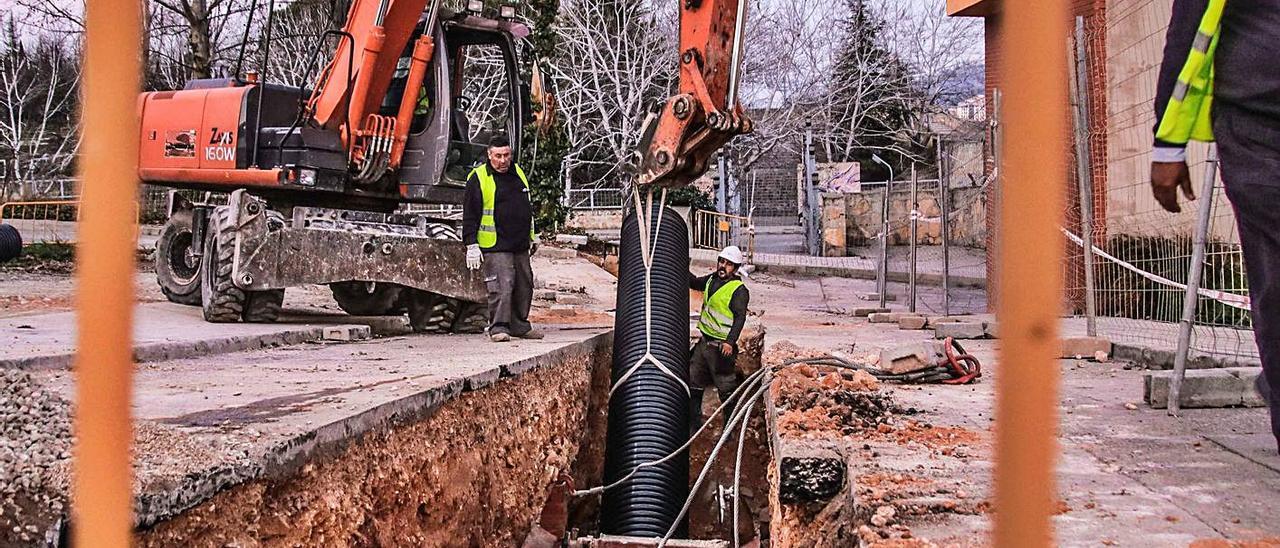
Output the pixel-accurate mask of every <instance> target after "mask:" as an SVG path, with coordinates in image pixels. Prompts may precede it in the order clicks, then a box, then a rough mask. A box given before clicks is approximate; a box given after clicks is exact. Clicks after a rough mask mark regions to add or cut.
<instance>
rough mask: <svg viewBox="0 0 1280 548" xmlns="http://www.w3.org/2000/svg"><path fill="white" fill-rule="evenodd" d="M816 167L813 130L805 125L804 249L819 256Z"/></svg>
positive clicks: (812, 254)
mask: <svg viewBox="0 0 1280 548" xmlns="http://www.w3.org/2000/svg"><path fill="white" fill-rule="evenodd" d="M817 167H818V166H817V165H816V160H815V159H814V157H813V128H812V127H811V126H808V125H806V126H805V130H804V182H803V183H802V184H803V187H804V197H805V218H806V219H808V222H807V223H806V224H805V235H804V239H805V247H807V248H808V251H809V255H811V256H815V257H816V256H818V255H820V254H821V253H820V251H821V246H820V245H819V240H818V234H819V231H818V221H819V220H818V213H819V211H820V210H819V207H818V204H817V203H816V202H817V201H818V193H817V188H815V187H814V184H813V180H814V179H816V178H817V173H816V171H817Z"/></svg>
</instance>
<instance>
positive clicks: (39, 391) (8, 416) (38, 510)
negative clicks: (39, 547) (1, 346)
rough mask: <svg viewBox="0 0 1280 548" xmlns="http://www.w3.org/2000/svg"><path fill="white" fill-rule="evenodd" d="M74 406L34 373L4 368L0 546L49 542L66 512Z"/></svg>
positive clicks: (0, 386) (0, 389) (0, 419)
mask: <svg viewBox="0 0 1280 548" xmlns="http://www.w3.org/2000/svg"><path fill="white" fill-rule="evenodd" d="M69 407H70V406H69V405H68V403H67V402H66V400H63V399H62V398H60V397H59V396H58V395H57V394H55V393H52V392H49V391H46V390H45V389H44V388H43V387H41V386H40V385H39V384H38V383H37V382H36V381H35V380H34V379H32V378H31V375H30V374H28V373H26V372H24V371H16V370H11V369H0V433H2V435H0V545H6V546H9V545H14V544H19V543H21V544H27V543H33V542H36V541H37V540H41V541H45V542H46V543H47V542H48V540H49V539H50V538H51V537H48V535H51V534H52V530H53V528H54V527H53V526H54V524H55V523H56V522H57V520H58V518H59V517H60V516H62V515H63V514H64V510H63V508H64V504H65V495H63V493H66V491H67V486H68V484H69V477H70V474H69V469H70V463H71V421H70V418H69V417H70V411H69Z"/></svg>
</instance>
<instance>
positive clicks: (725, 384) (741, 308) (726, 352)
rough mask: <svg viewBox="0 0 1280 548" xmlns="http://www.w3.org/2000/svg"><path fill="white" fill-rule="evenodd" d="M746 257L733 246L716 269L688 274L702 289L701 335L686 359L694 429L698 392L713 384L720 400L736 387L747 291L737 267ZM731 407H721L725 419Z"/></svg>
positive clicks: (698, 424) (748, 297)
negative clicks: (736, 367)
mask: <svg viewBox="0 0 1280 548" xmlns="http://www.w3.org/2000/svg"><path fill="white" fill-rule="evenodd" d="M745 262H746V258H745V257H743V255H742V250H741V249H738V247H737V246H729V247H726V248H724V250H723V251H721V252H720V256H719V257H718V258H717V260H716V270H715V272H712V273H711V274H707V275H706V276H695V275H694V274H692V273H690V274H689V288H690V289H693V290H695V291H701V292H702V314H701V315H700V316H699V318H698V331H699V332H700V333H701V334H702V338H701V339H700V340H699V341H698V342H697V344H695V345H693V350H691V351H690V352H691V355H690V358H689V387H690V388H691V389H692V394H691V395H692V397H691V398H690V401H689V407H690V413H689V419H690V424H691V425H692V426H693V430H694V431H696V430H697V429H698V428H700V427H701V426H702V420H703V418H702V394H703V390H704V389H706V387H707V386H710V385H715V387H716V391H717V392H719V394H720V401H721V402H723V401H725V399H727V398H728V397H729V395H730V394H732V393H733V391H734V390H736V389H737V388H738V384H739V383H740V382H741V380H742V379H741V377H739V376H738V373H737V371H736V370H735V369H734V364H735V362H736V361H737V358H738V336H739V335H741V334H742V327H743V326H744V325H746V322H747V306H748V305H749V304H750V302H751V292H750V291H748V290H747V286H746V285H745V284H743V282H742V278H741V276H739V270H740V269H741V268H742V265H743V263H745ZM730 411H731V406H725V418H726V419H727V418H728V416H729V413H730Z"/></svg>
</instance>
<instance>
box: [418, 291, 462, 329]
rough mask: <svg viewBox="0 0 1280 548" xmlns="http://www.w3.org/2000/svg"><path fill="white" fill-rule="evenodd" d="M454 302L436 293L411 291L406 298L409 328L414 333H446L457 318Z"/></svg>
mask: <svg viewBox="0 0 1280 548" xmlns="http://www.w3.org/2000/svg"><path fill="white" fill-rule="evenodd" d="M455 302H456V301H454V300H453V299H450V298H448V297H445V296H443V295H440V294H438V293H432V292H430V291H421V290H412V293H411V294H410V296H409V298H408V308H409V326H410V327H412V328H413V332H414V333H441V334H442V333H448V332H449V331H450V330H451V329H452V327H453V323H454V320H455V319H456V318H457V317H458V311H457V307H456V305H455V304H454V303H455Z"/></svg>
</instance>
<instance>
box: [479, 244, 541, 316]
mask: <svg viewBox="0 0 1280 548" xmlns="http://www.w3.org/2000/svg"><path fill="white" fill-rule="evenodd" d="M484 284H485V288H486V289H487V290H488V291H489V334H490V335H493V334H496V333H507V334H509V335H512V336H515V337H519V336H522V335H524V334H525V333H528V332H529V330H531V329H533V326H531V325H529V307H530V306H531V305H532V304H533V268H532V267H531V266H529V253H528V252H527V251H526V252H523V253H485V254H484Z"/></svg>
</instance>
